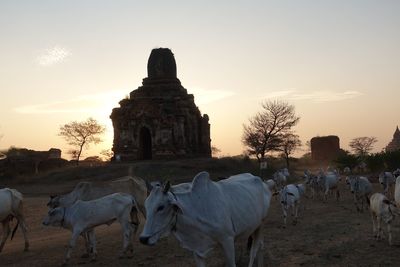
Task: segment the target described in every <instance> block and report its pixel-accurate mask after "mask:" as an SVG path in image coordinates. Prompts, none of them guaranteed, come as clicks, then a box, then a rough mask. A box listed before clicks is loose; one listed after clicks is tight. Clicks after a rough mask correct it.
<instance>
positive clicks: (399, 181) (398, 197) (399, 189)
mask: <svg viewBox="0 0 400 267" xmlns="http://www.w3.org/2000/svg"><path fill="white" fill-rule="evenodd" d="M394 201H396V204H397V206H399V207H400V176H399V177H397V178H396V185H395V187H394Z"/></svg>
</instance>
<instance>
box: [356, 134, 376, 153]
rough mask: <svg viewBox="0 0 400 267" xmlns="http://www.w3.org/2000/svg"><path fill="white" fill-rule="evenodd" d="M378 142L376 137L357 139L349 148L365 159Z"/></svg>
mask: <svg viewBox="0 0 400 267" xmlns="http://www.w3.org/2000/svg"><path fill="white" fill-rule="evenodd" d="M377 141H378V140H377V139H376V138H375V137H367V136H364V137H357V138H354V139H352V140H351V141H350V143H349V146H350V147H351V149H352V150H353V152H354V154H356V155H357V156H361V157H365V156H367V155H368V154H369V152H371V150H372V148H373V146H374V144H375V143H376V142H377Z"/></svg>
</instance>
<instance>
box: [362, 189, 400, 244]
mask: <svg viewBox="0 0 400 267" xmlns="http://www.w3.org/2000/svg"><path fill="white" fill-rule="evenodd" d="M369 205H370V211H371V219H372V231H373V234H374V235H375V237H376V239H377V240H378V239H380V238H383V229H382V228H381V223H382V220H383V221H384V222H385V223H386V224H387V231H388V235H389V245H392V231H391V223H392V221H393V220H394V218H395V216H398V215H400V210H399V209H398V208H397V206H396V204H395V203H393V202H391V201H389V199H388V198H387V197H386V196H385V195H383V194H381V193H375V194H373V195H372V196H371V198H370V199H369ZM375 220H376V221H377V228H376V227H375Z"/></svg>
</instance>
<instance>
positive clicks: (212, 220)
mask: <svg viewBox="0 0 400 267" xmlns="http://www.w3.org/2000/svg"><path fill="white" fill-rule="evenodd" d="M270 200H271V192H270V190H269V188H268V185H266V184H265V183H263V181H262V180H261V178H259V177H257V176H253V175H252V174H249V173H243V174H238V175H235V176H231V177H229V178H228V179H225V180H222V181H218V182H213V181H211V180H210V178H209V174H208V173H207V172H201V173H199V174H197V175H196V177H194V179H193V182H192V184H191V186H190V187H188V186H187V185H185V187H184V188H181V185H176V186H173V187H170V184H169V182H167V183H166V184H165V185H163V186H154V187H153V189H152V190H151V192H150V195H149V197H148V198H147V199H146V203H145V207H146V212H147V221H146V223H145V225H144V229H143V232H142V234H141V235H140V242H142V243H143V244H145V245H155V244H156V243H157V241H158V240H159V239H160V237H162V236H167V235H169V234H170V233H171V232H172V233H173V234H174V236H175V237H176V238H177V239H178V241H179V242H180V243H181V246H182V247H184V248H186V249H188V250H190V251H192V252H193V255H194V258H195V261H196V265H197V266H198V267H200V266H205V257H206V255H207V253H208V252H209V251H210V250H212V249H213V247H214V246H215V244H216V243H218V244H220V245H221V247H222V249H223V251H224V253H225V258H226V262H227V265H228V266H229V267H234V266H236V263H235V246H234V241H235V239H236V238H240V237H243V238H248V237H251V249H250V261H249V266H252V265H253V263H254V260H255V258H256V257H257V263H258V266H263V263H262V259H263V256H262V247H263V236H262V223H263V221H264V219H265V218H266V216H267V213H268V209H269V206H270Z"/></svg>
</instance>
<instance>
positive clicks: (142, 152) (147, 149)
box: [138, 127, 152, 159]
mask: <svg viewBox="0 0 400 267" xmlns="http://www.w3.org/2000/svg"><path fill="white" fill-rule="evenodd" d="M138 156H139V159H151V156H152V153H151V134H150V130H149V129H148V128H146V127H142V129H140V134H139V155H138Z"/></svg>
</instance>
